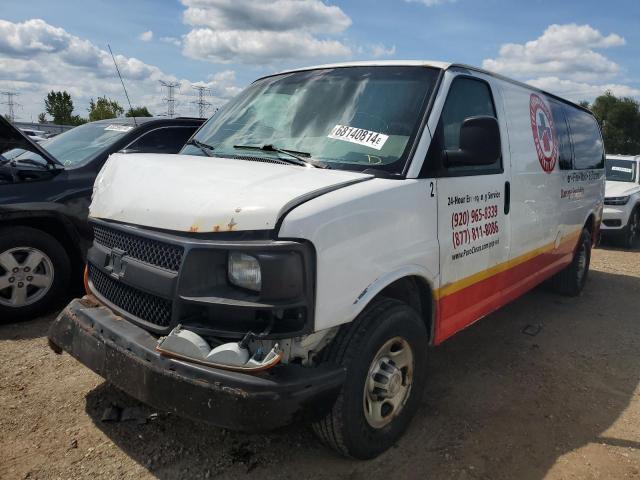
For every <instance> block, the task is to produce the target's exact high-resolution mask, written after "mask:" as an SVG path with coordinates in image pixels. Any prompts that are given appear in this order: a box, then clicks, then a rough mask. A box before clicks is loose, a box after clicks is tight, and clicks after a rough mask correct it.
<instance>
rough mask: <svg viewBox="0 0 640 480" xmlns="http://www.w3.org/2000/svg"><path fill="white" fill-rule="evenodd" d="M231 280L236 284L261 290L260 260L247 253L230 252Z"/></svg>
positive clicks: (229, 267) (257, 290)
mask: <svg viewBox="0 0 640 480" xmlns="http://www.w3.org/2000/svg"><path fill="white" fill-rule="evenodd" d="M228 272H229V281H230V282H231V283H233V284H234V285H236V286H238V287H242V288H246V289H249V290H253V291H256V292H259V291H260V290H261V289H262V273H261V272H260V262H258V259H257V258H256V257H254V256H252V255H247V254H246V253H240V252H231V253H229V263H228Z"/></svg>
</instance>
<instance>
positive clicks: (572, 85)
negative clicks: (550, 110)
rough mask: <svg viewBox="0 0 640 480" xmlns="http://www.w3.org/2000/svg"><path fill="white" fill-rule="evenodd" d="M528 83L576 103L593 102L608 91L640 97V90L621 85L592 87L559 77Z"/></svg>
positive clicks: (620, 95) (619, 94)
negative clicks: (582, 101)
mask: <svg viewBox="0 0 640 480" xmlns="http://www.w3.org/2000/svg"><path fill="white" fill-rule="evenodd" d="M527 83H529V84H530V85H533V86H534V87H537V88H541V89H543V90H546V91H548V92H551V93H554V94H556V95H559V96H561V97H564V98H568V99H569V100H573V101H575V102H579V101H581V100H591V99H593V98H595V97H597V96H599V95H602V94H603V93H605V92H606V91H611V92H612V93H613V94H614V95H616V96H619V97H640V88H634V87H630V86H628V85H622V84H619V83H605V84H603V85H592V84H589V83H584V82H574V81H573V80H563V79H560V78H558V77H541V78H536V79H533V80H529V81H527Z"/></svg>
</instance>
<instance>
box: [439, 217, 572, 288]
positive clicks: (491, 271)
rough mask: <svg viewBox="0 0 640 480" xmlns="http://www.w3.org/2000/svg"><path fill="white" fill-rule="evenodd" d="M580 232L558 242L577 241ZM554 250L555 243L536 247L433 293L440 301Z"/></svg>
mask: <svg viewBox="0 0 640 480" xmlns="http://www.w3.org/2000/svg"><path fill="white" fill-rule="evenodd" d="M581 232H582V229H580V230H577V231H576V232H573V233H570V234H569V235H566V236H565V237H563V238H562V240H561V241H560V244H562V243H565V242H567V241H569V240H574V239H577V238H578V237H579V236H580V233H581ZM555 249H556V248H555V242H552V243H548V244H546V245H543V246H542V247H538V248H536V249H534V250H531V251H529V252H527V253H523V254H522V255H520V256H519V257H516V258H512V259H511V260H507V261H505V262H502V263H499V264H497V265H495V266H493V267H491V268H488V269H486V270H482V271H481V272H478V273H474V274H473V275H469V276H468V277H465V278H463V279H461V280H458V281H456V282H453V283H449V284H447V285H443V286H442V287H440V288H439V289H438V290H437V291H436V292H435V293H436V299H440V298H442V297H446V296H447V295H451V294H452V293H456V292H459V291H460V290H462V289H465V288H467V287H470V286H471V285H473V284H474V283H478V282H481V281H482V280H485V279H487V278H489V277H492V276H494V275H497V274H498V273H501V272H504V271H506V270H509V269H510V268H513V267H515V266H517V265H520V264H521V263H524V262H526V261H528V260H531V259H532V258H534V257H537V256H538V255H541V254H543V253H547V252H551V251H553V250H555Z"/></svg>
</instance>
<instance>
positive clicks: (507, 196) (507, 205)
mask: <svg viewBox="0 0 640 480" xmlns="http://www.w3.org/2000/svg"><path fill="white" fill-rule="evenodd" d="M510 210H511V184H510V183H509V182H504V214H505V215H509V211H510Z"/></svg>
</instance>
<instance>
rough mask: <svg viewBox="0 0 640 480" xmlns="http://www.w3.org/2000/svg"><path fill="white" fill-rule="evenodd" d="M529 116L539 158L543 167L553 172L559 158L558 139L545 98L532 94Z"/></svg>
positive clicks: (548, 171)
mask: <svg viewBox="0 0 640 480" xmlns="http://www.w3.org/2000/svg"><path fill="white" fill-rule="evenodd" d="M529 116H530V117H531V131H532V132H533V142H534V143H535V144H536V152H537V153H538V160H539V161H540V165H541V166H542V169H543V170H544V171H545V172H547V173H551V171H552V170H553V167H555V166H556V160H557V159H558V139H557V137H556V129H555V127H554V125H553V117H552V116H551V111H550V110H549V107H547V104H546V103H544V100H542V98H540V97H539V96H538V95H536V94H535V93H532V94H531V98H530V100H529Z"/></svg>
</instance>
